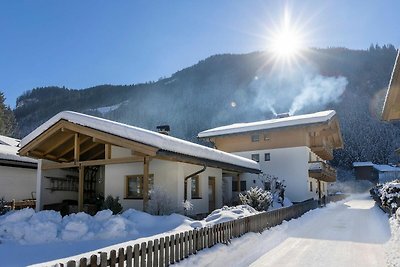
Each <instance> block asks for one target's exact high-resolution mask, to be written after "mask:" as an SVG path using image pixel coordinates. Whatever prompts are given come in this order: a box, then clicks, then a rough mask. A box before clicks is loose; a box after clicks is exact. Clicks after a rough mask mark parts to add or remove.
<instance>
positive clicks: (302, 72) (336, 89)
mask: <svg viewBox="0 0 400 267" xmlns="http://www.w3.org/2000/svg"><path fill="white" fill-rule="evenodd" d="M257 77H258V79H257V80H254V81H252V82H251V84H250V89H251V92H252V93H253V94H254V95H255V97H254V104H253V106H252V107H251V108H253V109H254V108H257V109H259V110H261V111H264V112H265V111H270V112H271V113H273V114H274V115H275V116H276V114H277V113H282V112H289V114H290V115H294V114H295V113H297V112H300V111H301V110H302V109H305V110H306V111H317V110H321V109H324V108H325V107H326V105H327V104H329V103H335V102H337V101H339V100H340V97H341V96H342V94H343V93H344V91H345V90H346V86H347V84H348V81H347V79H346V77H343V76H339V77H329V76H323V75H321V74H319V72H318V71H317V69H316V68H314V67H313V66H311V65H309V64H304V65H302V66H301V67H298V68H291V69H288V70H286V71H285V72H282V71H279V70H269V71H265V70H264V71H260V73H257ZM249 108H250V107H249Z"/></svg>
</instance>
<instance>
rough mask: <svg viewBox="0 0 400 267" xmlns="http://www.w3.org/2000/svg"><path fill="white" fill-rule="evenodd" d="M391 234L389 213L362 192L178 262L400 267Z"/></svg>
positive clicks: (398, 251) (396, 244) (398, 249)
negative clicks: (384, 211) (385, 212)
mask: <svg viewBox="0 0 400 267" xmlns="http://www.w3.org/2000/svg"><path fill="white" fill-rule="evenodd" d="M390 238H391V233H390V226H389V222H388V217H387V215H386V214H384V213H383V212H382V211H381V210H380V209H379V208H378V207H377V206H375V203H374V201H373V200H371V199H370V197H369V196H368V195H360V196H357V197H354V198H352V199H348V200H344V201H341V202H338V203H332V204H328V205H327V208H324V209H317V210H312V211H310V212H307V213H306V214H305V215H303V216H302V217H300V218H299V219H296V220H291V221H289V222H284V223H283V224H281V225H279V226H277V227H274V228H271V229H269V230H267V231H264V232H263V233H262V234H256V233H249V234H246V235H245V236H243V237H242V238H240V239H234V240H232V243H231V244H230V245H229V246H225V245H221V244H220V245H216V246H214V247H213V248H211V249H208V250H204V251H201V252H199V253H198V254H197V255H196V256H194V257H190V258H189V259H187V260H184V261H182V262H181V263H180V264H178V265H177V266H253V267H256V266H335V267H337V266H363V267H365V266H374V267H375V266H386V265H390V266H399V265H396V263H395V260H396V257H397V260H399V254H400V244H399V239H397V241H396V240H394V238H393V237H392V239H390ZM389 240H390V241H389ZM388 251H391V252H390V253H388ZM397 263H398V261H397Z"/></svg>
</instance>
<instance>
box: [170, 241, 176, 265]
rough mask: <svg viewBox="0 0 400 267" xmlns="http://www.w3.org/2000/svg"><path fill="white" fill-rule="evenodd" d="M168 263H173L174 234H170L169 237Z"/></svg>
mask: <svg viewBox="0 0 400 267" xmlns="http://www.w3.org/2000/svg"><path fill="white" fill-rule="evenodd" d="M169 244H170V246H169V253H170V254H169V263H171V264H173V263H175V237H174V235H171V237H170V238H169Z"/></svg>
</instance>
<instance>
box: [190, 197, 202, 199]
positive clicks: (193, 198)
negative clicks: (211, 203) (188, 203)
mask: <svg viewBox="0 0 400 267" xmlns="http://www.w3.org/2000/svg"><path fill="white" fill-rule="evenodd" d="M192 199H203V198H202V197H192Z"/></svg>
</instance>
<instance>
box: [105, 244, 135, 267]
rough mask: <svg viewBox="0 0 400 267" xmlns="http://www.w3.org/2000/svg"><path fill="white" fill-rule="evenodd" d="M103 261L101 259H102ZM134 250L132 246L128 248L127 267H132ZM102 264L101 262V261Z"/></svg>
mask: <svg viewBox="0 0 400 267" xmlns="http://www.w3.org/2000/svg"><path fill="white" fill-rule="evenodd" d="M100 259H101V257H100ZM132 259H133V248H132V246H127V247H126V267H132ZM100 262H101V260H100Z"/></svg>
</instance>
